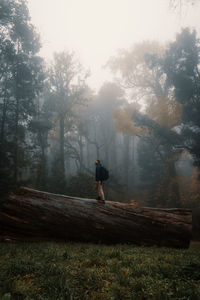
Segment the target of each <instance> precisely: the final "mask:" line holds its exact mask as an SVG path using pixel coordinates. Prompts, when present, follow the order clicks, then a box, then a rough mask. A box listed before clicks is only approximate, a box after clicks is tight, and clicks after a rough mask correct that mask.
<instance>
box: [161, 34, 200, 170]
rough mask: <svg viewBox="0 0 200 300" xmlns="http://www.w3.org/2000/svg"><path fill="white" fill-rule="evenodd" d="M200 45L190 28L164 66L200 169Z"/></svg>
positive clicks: (189, 147)
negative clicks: (179, 104)
mask: <svg viewBox="0 0 200 300" xmlns="http://www.w3.org/2000/svg"><path fill="white" fill-rule="evenodd" d="M199 62H200V43H199V39H198V38H197V36H196V32H195V31H190V30H189V29H188V28H186V29H184V30H182V32H181V33H180V34H178V35H177V37H176V41H175V42H173V43H171V44H170V47H169V49H168V51H167V52H166V55H165V58H164V61H163V65H164V70H165V72H166V75H167V83H168V85H169V86H170V87H172V88H173V89H174V97H175V98H176V100H177V101H178V102H179V103H181V104H182V107H183V120H182V126H181V133H182V136H183V138H184V139H185V143H184V147H185V148H186V149H187V150H189V151H190V153H191V154H192V155H193V157H194V159H195V163H196V165H197V166H199V167H200V118H199V114H200V71H199Z"/></svg>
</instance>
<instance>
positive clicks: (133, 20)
mask: <svg viewBox="0 0 200 300" xmlns="http://www.w3.org/2000/svg"><path fill="white" fill-rule="evenodd" d="M0 12H1V14H0V31H1V35H0V39H1V41H0V45H1V46H0V55H1V56H0V58H1V60H0V90H1V96H0V172H1V174H0V175H1V182H0V186H1V189H2V193H4V194H7V193H8V192H10V191H11V190H13V189H15V188H17V187H19V186H21V185H25V186H28V187H32V188H36V189H42V190H45V191H49V192H53V193H62V194H67V195H73V196H79V197H83V198H96V197H97V195H96V193H95V191H94V181H95V177H94V176H95V165H94V161H95V160H96V159H99V160H100V161H101V163H102V165H103V166H104V167H106V168H107V169H108V171H109V179H108V180H107V181H105V182H104V183H103V188H104V191H105V196H106V199H109V200H112V201H119V202H128V203H130V202H132V203H133V202H134V203H135V202H137V203H139V204H140V205H145V206H147V205H148V206H154V207H196V206H198V202H199V199H200V192H199V191H200V189H199V178H200V176H199V169H200V142H199V141H200V136H199V135H200V118H199V115H200V105H199V101H200V83H199V79H200V75H199V74H200V67H199V66H200V47H199V46H200V44H199V38H200V23H199V13H200V2H199V1H198V0H196V1H184V0H182V1H181V0H174V1H173V0H171V1H162V0H153V1H147V0H142V1H136V0H134V1H133V0H123V1H122V0H118V1H114V0H109V1H106V0H102V1H97V0H85V1H80V0H79V1H78V0H68V1H67V0H58V1H55V0H42V1H41V0H40V1H39V0H28V1H23V0H19V1H14V0H9V1H4V0H2V2H0Z"/></svg>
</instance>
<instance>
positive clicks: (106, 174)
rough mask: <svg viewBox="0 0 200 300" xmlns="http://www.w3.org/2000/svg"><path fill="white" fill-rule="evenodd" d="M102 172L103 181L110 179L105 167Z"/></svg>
mask: <svg viewBox="0 0 200 300" xmlns="http://www.w3.org/2000/svg"><path fill="white" fill-rule="evenodd" d="M100 172H101V173H100V174H101V180H102V181H105V180H107V179H108V178H109V172H108V170H107V169H106V168H105V167H103V166H101V171H100Z"/></svg>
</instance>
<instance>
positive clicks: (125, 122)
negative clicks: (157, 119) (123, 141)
mask: <svg viewBox="0 0 200 300" xmlns="http://www.w3.org/2000/svg"><path fill="white" fill-rule="evenodd" d="M139 108H140V107H139V105H138V104H137V103H126V105H125V106H124V107H123V108H121V109H116V110H114V111H113V119H114V124H115V129H116V131H117V132H121V133H123V134H127V135H132V136H135V135H145V134H146V133H147V132H148V130H147V128H142V127H138V126H136V124H135V123H134V121H133V114H134V112H135V111H137V110H139Z"/></svg>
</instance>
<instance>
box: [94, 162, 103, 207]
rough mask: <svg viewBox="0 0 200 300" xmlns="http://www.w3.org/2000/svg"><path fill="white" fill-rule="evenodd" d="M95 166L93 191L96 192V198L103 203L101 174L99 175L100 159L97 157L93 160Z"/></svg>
mask: <svg viewBox="0 0 200 300" xmlns="http://www.w3.org/2000/svg"><path fill="white" fill-rule="evenodd" d="M95 166H96V170H95V192H97V195H98V197H97V200H98V202H100V203H105V197H104V192H103V186H102V181H103V179H102V176H101V168H102V166H101V163H100V160H99V159H97V160H95Z"/></svg>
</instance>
